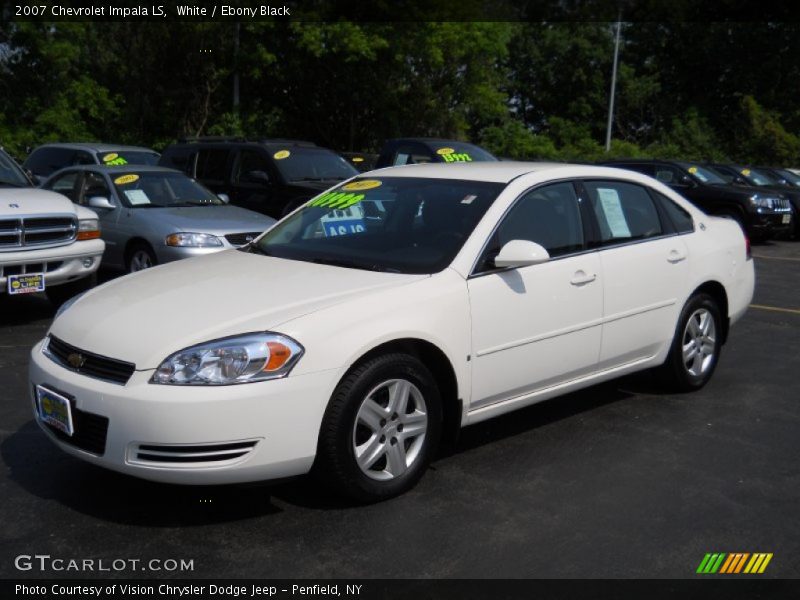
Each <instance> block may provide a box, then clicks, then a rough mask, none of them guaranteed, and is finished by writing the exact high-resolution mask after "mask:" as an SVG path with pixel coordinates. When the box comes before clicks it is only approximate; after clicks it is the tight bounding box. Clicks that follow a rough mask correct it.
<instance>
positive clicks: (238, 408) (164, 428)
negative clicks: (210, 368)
mask: <svg viewBox="0 0 800 600" xmlns="http://www.w3.org/2000/svg"><path fill="white" fill-rule="evenodd" d="M41 347H42V342H41V341H40V342H39V343H38V344H37V345H36V346H35V347H34V348H33V350H32V352H31V362H30V369H29V379H30V386H29V389H30V394H31V400H32V403H33V411H34V415H35V418H36V422H37V423H38V424H39V426H40V427H41V428H42V430H43V431H44V432H45V433H46V434H47V435H48V437H50V439H51V440H52V441H53V442H54V443H55V444H56V445H58V446H59V447H60V448H61V449H62V450H64V451H65V452H68V453H69V454H72V455H73V456H76V457H78V458H81V459H83V460H86V461H88V462H91V463H94V464H96V465H99V466H102V467H106V468H109V469H113V470H114V471H119V472H121V473H127V474H129V475H133V476H136V477H141V478H143V479H150V480H153V481H162V482H168V483H179V484H224V483H241V482H249V481H262V480H266V479H274V478H280V477H288V476H292V475H300V474H303V473H306V472H308V470H309V469H310V468H311V465H312V463H313V461H314V456H315V454H316V449H317V438H318V434H319V428H320V424H321V422H322V417H323V414H324V411H325V407H326V405H327V403H328V399H329V398H330V395H331V393H332V391H333V388H334V386H335V385H336V382H337V380H338V371H337V370H330V371H322V372H318V373H312V374H308V375H302V376H297V377H292V376H289V377H287V378H285V379H277V380H272V381H264V382H259V383H250V384H241V385H231V386H216V387H212V386H209V387H204V386H203V387H201V386H186V387H183V386H167V385H155V384H150V383H148V381H149V379H150V377H151V376H152V374H153V371H152V370H147V371H136V372H134V374H133V376H132V377H131V379H130V380H129V381H128V383H127V384H126V385H117V384H114V383H107V382H104V381H100V380H97V379H93V378H91V377H87V376H85V375H81V374H79V373H76V372H73V371H71V370H69V369H67V368H64V367H62V366H61V365H60V364H57V363H55V362H53V361H52V360H51V359H50V358H49V357H47V356H45V355H44V354H42V351H41ZM36 385H42V386H44V387H47V388H49V389H50V390H52V391H54V392H56V393H60V394H61V395H63V396H67V397H68V398H70V399H71V404H72V410H73V411H75V412H76V414H77V417H78V418H77V419H76V418H75V417H76V415H75V414H74V415H73V419H74V420H75V433H74V434H73V437H72V438H69V437H68V436H66V434H57V433H55V432H54V431H53V430H52V429H51V428H50V426H48V425H46V424H44V423H43V422H42V421H41V420H40V418H39V415H38V411H37V409H36V399H35V393H34V390H35V386H36ZM105 419H107V429H104V425H103V423H105ZM82 424H85V426H86V427H88V428H89V429H90V431H88V432H87V431H86V430H84V431H81V425H82ZM101 430H104V431H105V439H104V443H102V442H100V443H99V445H97V443H98V440H100V439H101V438H102V435H101V433H102V431H101ZM87 435H91V436H93V442H94V443H95V446H96V447H94V448H93V450H94V451H89V450H86V449H82V448H81V447H78V446H80V445H84V444H83V443H82V442H83V437H86V436H87ZM81 436H83V437H81ZM84 447H86V446H85V445H84ZM176 457H177V458H176Z"/></svg>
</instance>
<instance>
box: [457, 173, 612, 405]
mask: <svg viewBox="0 0 800 600" xmlns="http://www.w3.org/2000/svg"><path fill="white" fill-rule="evenodd" d="M580 204H581V202H580V201H579V199H578V195H577V194H576V191H575V187H574V185H573V184H572V183H571V182H563V183H556V184H551V185H547V186H544V187H539V188H535V189H533V190H531V191H529V192H527V193H526V194H525V195H524V196H522V197H521V198H520V199H519V200H518V201H517V203H516V204H515V205H514V206H513V208H512V209H511V210H510V211H509V212H508V214H507V215H506V216H505V217H504V219H503V221H502V222H501V223H500V225H499V227H498V228H497V230H496V231H495V233H494V234H493V236H492V238H491V239H490V241H489V243H488V245H487V248H486V250H485V251H484V254H483V256H482V257H481V258H480V259H479V261H478V264H477V266H476V269H475V273H474V274H473V276H472V277H470V279H469V280H468V288H469V296H470V303H471V311H472V361H473V368H472V375H473V377H472V390H473V392H472V400H471V403H470V410H475V409H478V408H481V407H485V406H489V405H491V404H495V403H498V402H502V401H504V400H509V399H513V398H516V397H519V396H523V395H526V394H529V393H531V392H534V391H536V390H541V389H544V388H547V387H551V386H554V385H558V384H559V383H563V382H566V381H570V380H572V379H576V378H580V377H582V376H585V375H587V374H590V373H591V372H593V371H594V370H595V368H596V365H597V360H598V355H599V351H600V342H601V335H600V332H601V322H602V311H603V273H602V272H601V265H600V258H599V256H598V255H597V252H594V251H589V250H587V248H586V244H585V239H586V233H587V232H588V229H585V226H584V219H583V217H582V214H581V206H580ZM511 240H530V241H534V242H537V243H538V244H541V245H542V246H544V248H545V249H546V250H547V251H548V253H549V254H550V256H551V259H550V260H549V261H548V262H545V263H542V264H538V265H532V266H528V267H521V268H516V269H509V270H499V269H496V268H494V265H493V262H492V260H493V257H494V256H496V255H497V253H498V252H499V250H500V248H501V247H502V246H503V245H504V244H505V243H507V242H509V241H511Z"/></svg>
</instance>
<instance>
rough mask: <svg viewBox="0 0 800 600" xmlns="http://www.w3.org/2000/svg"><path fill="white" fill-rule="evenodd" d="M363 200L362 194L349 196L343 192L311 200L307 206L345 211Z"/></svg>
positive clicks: (329, 193) (331, 193)
mask: <svg viewBox="0 0 800 600" xmlns="http://www.w3.org/2000/svg"><path fill="white" fill-rule="evenodd" d="M363 199H364V194H351V193H345V192H328V193H327V194H323V195H322V196H320V197H319V198H317V199H315V200H312V201H311V203H310V204H309V206H319V207H323V208H334V209H345V208H349V207H351V206H353V205H354V204H358V203H359V202H361V201H362V200H363Z"/></svg>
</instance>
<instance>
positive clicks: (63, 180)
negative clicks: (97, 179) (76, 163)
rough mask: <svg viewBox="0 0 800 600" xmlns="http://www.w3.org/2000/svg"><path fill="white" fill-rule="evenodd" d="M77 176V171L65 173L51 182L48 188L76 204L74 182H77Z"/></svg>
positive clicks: (76, 195) (76, 196)
mask: <svg viewBox="0 0 800 600" xmlns="http://www.w3.org/2000/svg"><path fill="white" fill-rule="evenodd" d="M78 175H79V173H78V171H72V172H70V173H65V174H64V175H61V176H60V177H59V178H58V179H56V180H55V181H53V182H52V183H51V184H50V185H49V186H48V187H49V188H50V189H51V190H53V191H54V192H58V193H59V194H63V195H64V196H66V197H67V198H69V199H70V200H72V201H73V202H77V201H78V194H77V193H76V186H75V182H76V181H77V180H78Z"/></svg>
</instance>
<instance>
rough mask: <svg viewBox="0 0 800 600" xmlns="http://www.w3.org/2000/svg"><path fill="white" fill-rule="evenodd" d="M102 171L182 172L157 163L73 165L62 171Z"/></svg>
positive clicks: (110, 172) (111, 172)
mask: <svg viewBox="0 0 800 600" xmlns="http://www.w3.org/2000/svg"><path fill="white" fill-rule="evenodd" d="M66 170H70V171H98V170H99V171H101V172H105V173H109V174H113V173H129V172H131V171H136V172H137V173H181V171H179V170H177V169H170V168H168V167H159V166H157V165H114V166H106V165H73V166H70V167H64V168H62V169H60V171H66Z"/></svg>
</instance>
